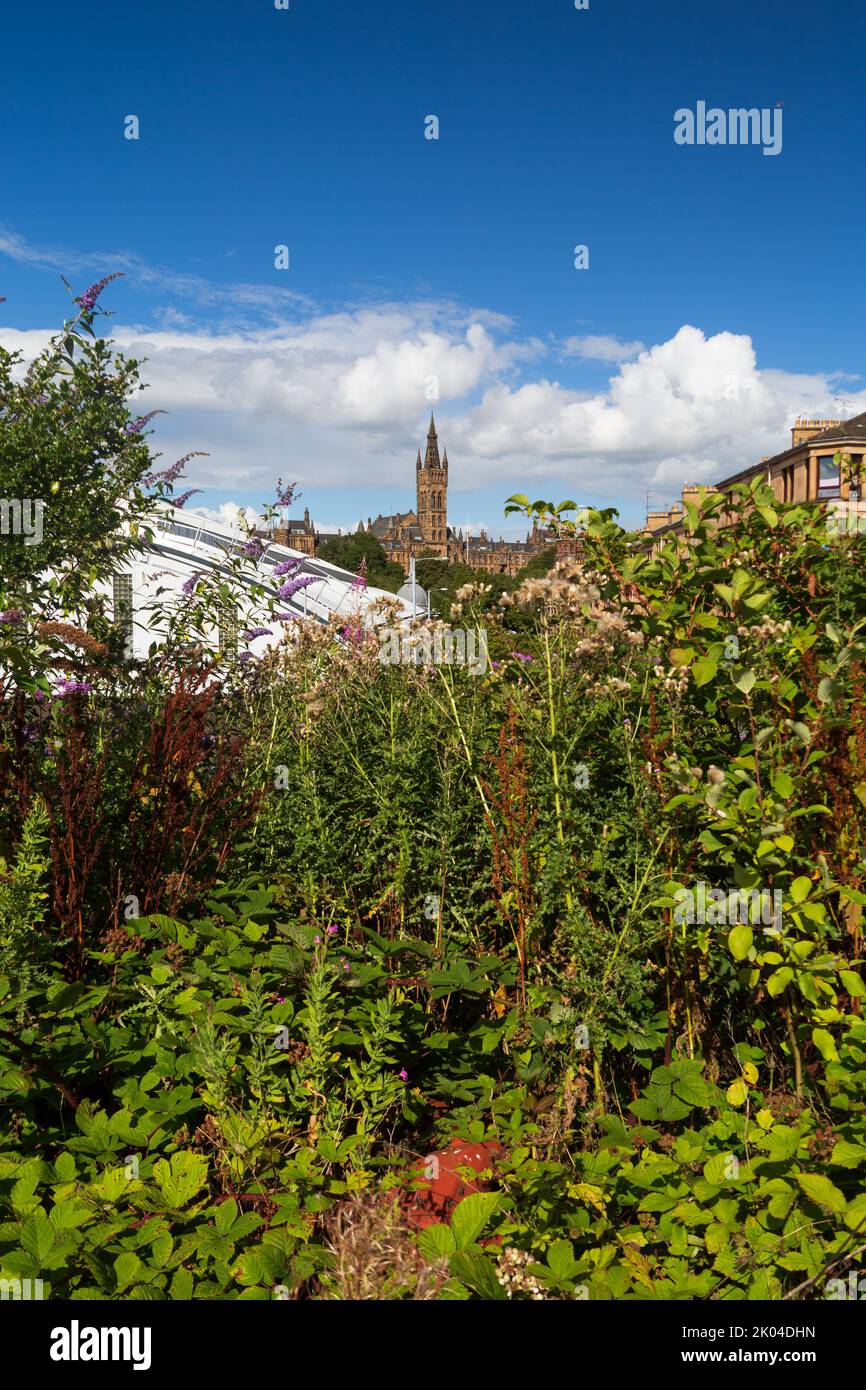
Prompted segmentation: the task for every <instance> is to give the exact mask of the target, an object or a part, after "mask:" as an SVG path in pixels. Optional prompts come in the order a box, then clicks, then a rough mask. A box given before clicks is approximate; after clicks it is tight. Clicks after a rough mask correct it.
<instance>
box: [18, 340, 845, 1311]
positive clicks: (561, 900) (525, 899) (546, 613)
mask: <svg viewBox="0 0 866 1390" xmlns="http://www.w3.org/2000/svg"><path fill="white" fill-rule="evenodd" d="M89 326H91V325H88V324H87V323H85V324H84V325H81V324H79V327H78V328H77V329H74V330H70V328H69V326H67V329H66V330H65V333H64V337H65V338H66V339H67V340H69V339H76V338H80V344H81V345H80V350H81V351H82V352H83V353H84V354H85V356H86V360H87V365H86V367H81V368H74V370H75V371H77V372H78V375H77V376H76V377H75V380H76V381H77V383H78V389H79V394H80V396H82V397H86V396H87V395H88V393H92V394H93V396H94V398H97V397H99V398H101V395H102V391H101V383H102V382H103V380H104V377H105V374H106V373H112V374H114V373H116V372H117V370H118V369H117V367H116V366H112V365H111V360H110V358H109V355H108V354H107V351H106V350H104V347H102V346H97V345H95V344H93V345H91V346H90V347H89V346H88V341H90V340H89V339H88V333H87V329H88V327H89ZM96 341H97V343H98V340H96ZM75 348H76V342H75V341H73V342H72V346H71V348H70V352H71V353H72V356H73V358H74V356H75V353H74V352H73V351H72V349H75ZM87 354H89V356H87ZM64 369H65V370H66V371H67V372H68V371H70V370H73V368H71V367H69V366H68V365H66V366H65V368H64V361H63V359H62V357H61V358H60V359H58V364H57V371H58V372H60V373H62V372H63V370H64ZM37 375H38V382H36V378H34V379H33V380H34V382H36V384H31V385H29V386H28V384H27V383H26V382H25V384H24V385H23V386H21V385H15V384H13V380H12V377H13V374H12V373H11V371H10V370H9V364H8V363H7V364H6V365H5V374H4V375H3V377H2V381H3V388H2V389H3V393H4V394H3V396H2V398H0V410H2V417H0V418H2V423H0V433H3V432H5V431H6V430H7V428H8V415H9V412H10V410H11V411H12V412H13V413H15V411H16V410H18V411H20V410H21V409H22V406H23V405H24V399H23V397H22V396H21V394H20V393H21V392H23V393H24V394H25V396H26V393H27V392H28V391H30V390H35V389H36V386H37V385H38V389H39V391H40V392H45V393H46V394H48V396H49V398H52V393H59V395H60V396H62V394H63V391H64V389H65V388H64V386H63V383H62V382H60V383H59V384H58V382H56V381H55V378H54V377H53V376H52V375H51V374H50V373H47V372H45V373H41V374H37ZM112 379H114V377H113V376H112ZM28 401H29V398H28ZM113 401H114V404H113V407H112V409H113V411H114V413H115V423H113V424H112V425H111V426H110V428H106V427H105V426H104V425H103V426H102V428H103V429H104V438H105V440H106V441H107V442H106V443H105V445H104V448H105V449H108V448H109V447H110V448H111V449H113V450H117V449H118V448H120V449H121V451H122V452H123V451H124V449H125V446H124V445H123V439H124V437H125V436H126V437H128V436H127V432H126V431H125V428H124V426H125V423H128V420H125V418H124V413H125V411H126V407H125V405H124V404H123V402H122V400H121V399H120V396H119V395H116V394H115V396H114V397H113ZM31 404H32V403H27V404H26V409H27V410H30V409H31ZM34 409H35V407H34ZM90 428H91V426H90V424H88V422H87V419H86V417H85V419H84V421H83V423H82V429H84V430H88V429H90ZM135 437H136V439H138V441H139V442H138V444H137V445H136V448H141V447H144V446H142V445H141V441H140V437H139V434H138V432H137V431H136V435H135ZM10 438H11V437H10V436H8V435H6V436H5V441H6V442H5V443H4V445H3V448H2V451H0V459H3V460H6V459H8V458H9V457H11V456H12V455H13V454H14V450H15V449H21V450H23V449H24V448H25V446H26V434H22V435H21V436H20V438H19V439H18V442H17V443H16V444H14V447H13V444H11V443H10V442H9V440H10ZM16 438H17V437H16ZM52 438H53V436H52ZM40 447H41V446H40ZM58 447H59V446H58ZM10 451H11V452H10ZM146 454H147V450H146V449H145V452H144V454H138V455H136V457H137V463H136V468H135V469H133V474H132V476H129V475H128V474H127V473H126V472H124V471H123V470H121V469H119V468H118V467H117V465H116V463H115V464H114V465H113V466H109V465H108V464H106V466H105V468H104V469H103V472H102V473H101V475H100V478H101V481H97V482H96V483H92V485H93V486H97V487H98V488H100V489H102V494H101V495H102V497H103V500H104V503H105V509H106V510H105V512H104V514H105V515H108V514H109V512H110V508H111V506H116V505H117V502H118V500H119V499H120V498H121V497H127V496H128V495H129V494H130V491H131V492H132V494H133V495H135V496H137V495H138V493H137V492H136V489H137V488H138V487H139V480H140V479H141V478H143V477H144V475H145V474H146V471H147V469H148V468H152V461H149V460H148V458H147V457H146ZM15 456H16V457H17V455H15ZM123 456H124V458H125V457H126V454H125V452H123ZM107 457H108V456H107V455H106V458H107ZM112 457H113V456H112ZM109 462H110V461H109ZM3 467H4V468H5V467H6V464H5V462H4V463H3ZM136 469H137V471H136ZM10 476H12V475H10ZM46 480H47V477H46ZM2 481H3V488H2V489H0V490H3V491H9V484H7V480H6V476H5V475H4V477H3V480H2ZM69 485H71V483H70V484H69ZM170 486H171V483H170V482H169V483H168V484H167V487H168V488H169V489H170ZM31 491H32V489H31ZM146 494H147V489H146V488H142V489H141V495H142V497H143V498H146ZM27 495H29V493H28V494H27ZM741 501H742V506H741V508H740V511H739V519H738V520H737V522H736V523H735V524H734V525H733V526H730V527H727V528H725V529H723V530H721V529H719V528H718V527H717V526H716V525H715V524H714V520H713V518H714V514H715V513H716V512H717V511H718V510H719V507H720V505H721V503H720V499H719V498H717V497H714V496H712V495H711V496H710V497H709V498H707V499H706V501H705V502H704V503H703V505H702V508H701V509H700V510H699V509H697V508H696V507H694V506H693V505H691V504H690V506H689V508H688V512H687V528H688V532H689V535H688V540H687V542H681V543H679V544H675V543H669V544H668V545H667V546H666V547H665V548H664V549H663V550H662V552H661V553H660V554H659V555H656V556H651V555H648V554H647V553H646V552H645V551H644V550H643V549H641V547H640V546H639V545H638V544H637V543H636V541H635V540H634V538H633V537H630V536H629V535H628V534H626V533H625V532H623V531H622V530H621V529H620V528H619V527H618V526H617V525H616V523H615V520H614V517H613V514H611V513H597V512H596V513H589V514H587V516H586V517H585V518H584V519H583V528H582V553H581V558H580V560H568V561H564V562H562V563H561V564H560V565H559V566H557V567H556V568H555V569H554V570H553V571H551V572H550V573H549V574H539V575H535V576H529V577H526V578H525V579H524V580H523V581H522V582H521V584H520V586H519V587H518V588H517V589H516V590H515V591H514V592H513V593H505V594H502V595H499V596H498V601H496V602H491V594H490V593H487V592H485V591H484V590H483V588H482V586H481V585H480V584H479V583H476V582H474V581H473V582H471V583H469V584H468V585H466V586H464V587H463V588H462V589H461V591H460V594H459V596H455V605H456V606H457V608H458V611H457V612H455V611H454V609H453V608H452V610H451V615H452V621H455V622H456V621H458V620H459V621H460V623H461V624H463V625H465V626H467V627H469V626H473V625H476V624H477V625H482V626H485V627H486V628H487V629H488V632H489V639H490V650H491V655H492V657H493V663H492V664H491V666H490V667H489V669H488V670H487V671H486V672H485V673H484V674H482V675H473V674H471V673H470V671H469V669H468V668H465V667H460V666H457V665H438V666H435V665H432V666H431V665H428V666H419V667H416V666H402V665H389V664H383V663H382V662H381V661H380V660H379V659H378V650H377V647H378V644H377V642H376V641H375V639H374V638H373V637H372V636H369V637H364V636H363V635H361V634H359V633H356V632H354V631H353V630H346V629H345V626H342V627H341V628H339V629H338V628H337V627H336V625H335V626H334V627H333V628H332V629H329V628H324V627H315V626H313V625H309V626H307V625H305V624H303V623H297V624H295V625H293V628H292V630H291V632H290V635H289V636H288V637H287V639H286V641H285V642H284V643H283V645H282V646H281V648H280V649H279V650H278V651H277V652H276V653H275V654H272V655H271V656H269V657H266V658H264V659H262V660H261V661H253V660H248V661H242V660H240V659H239V660H238V661H237V662H236V663H235V664H234V665H233V666H232V667H231V669H229V670H228V671H227V672H224V673H223V678H222V679H221V680H220V681H219V682H218V683H217V682H216V681H215V680H213V679H212V676H213V674H214V673H213V671H212V669H211V667H210V664H209V662H208V659H207V658H206V657H205V656H203V655H201V654H199V655H198V656H196V655H190V653H189V643H188V642H186V641H184V640H182V638H183V631H182V620H180V619H179V626H178V628H177V629H176V630H175V631H174V632H173V635H172V641H171V643H170V644H169V646H168V648H166V649H162V650H161V651H159V652H156V651H155V652H154V653H153V655H152V658H151V659H150V660H149V661H148V662H147V663H144V664H140V665H138V666H136V667H134V668H133V667H130V666H129V664H128V663H126V662H125V660H124V658H123V655H122V645H121V644H120V643H117V642H115V641H114V639H113V634H112V631H111V624H110V622H109V620H108V617H107V616H106V615H105V614H104V613H102V612H101V611H100V610H99V609H98V607H94V606H93V605H92V604H91V602H90V599H89V597H88V595H89V589H87V590H86V589H85V588H81V589H78V588H76V587H75V586H76V585H77V584H78V580H77V578H76V579H75V581H74V583H73V586H72V588H71V589H69V590H68V591H67V592H66V593H65V594H64V593H62V592H61V591H60V589H59V588H58V587H57V585H55V589H54V590H53V591H51V593H50V594H49V595H48V598H50V599H51V603H53V605H54V607H52V606H51V603H47V602H46V590H45V589H44V587H41V581H39V580H38V576H36V575H35V573H34V577H33V582H32V583H31V584H29V585H27V584H24V583H22V571H21V568H20V564H21V563H23V561H21V560H20V557H19V561H18V562H16V565H12V566H11V567H9V568H7V567H6V561H5V558H4V559H3V564H4V568H3V571H2V592H0V606H2V609H3V611H2V612H0V624H2V626H0V632H2V633H3V634H4V635H3V638H2V648H0V662H2V665H3V668H4V670H5V672H6V677H5V680H6V684H5V697H4V701H3V705H2V728H0V786H2V793H3V800H2V813H0V814H2V825H0V837H2V845H3V853H4V855H5V859H4V861H3V864H2V866H0V867H2V873H0V1088H2V1093H3V1101H4V1106H3V1112H2V1115H3V1118H2V1121H0V1123H2V1135H0V1206H2V1218H0V1276H2V1277H5V1278H42V1279H43V1280H44V1281H45V1282H46V1285H47V1286H48V1289H49V1290H50V1296H51V1297H60V1298H69V1297H71V1298H74V1299H91V1298H143V1299H185V1298H198V1299H222V1298H238V1297H240V1298H253V1299H269V1298H273V1297H274V1296H275V1295H276V1296H279V1297H291V1298H340V1297H351V1298H398V1299H399V1298H418V1299H431V1298H439V1299H443V1298H450V1299H465V1298H482V1299H504V1298H513V1299H540V1298H556V1299H573V1298H584V1297H588V1298H590V1299H610V1298H619V1299H644V1298H665V1299H668V1298H676V1299H681V1298H701V1299H705V1298H713V1299H763V1298H770V1299H782V1298H790V1299H809V1298H825V1297H828V1296H832V1293H831V1292H830V1290H831V1289H832V1284H831V1281H832V1280H833V1278H834V1277H843V1278H844V1277H845V1276H846V1275H847V1272H848V1270H849V1269H854V1268H857V1267H858V1263H859V1262H862V1257H863V1251H864V1249H866V1187H864V1181H863V1176H862V1174H863V1168H864V1159H866V1113H864V1081H866V1023H864V1022H863V1020H862V1003H861V1001H862V998H863V994H864V985H863V979H862V950H863V944H862V908H863V905H864V903H866V891H864V889H866V884H864V871H866V853H864V836H866V702H864V688H866V687H864V682H866V640H864V632H866V601H864V600H866V594H864V584H866V580H864V564H863V560H864V548H863V547H864V542H863V540H862V538H860V537H857V536H848V537H844V538H842V539H835V540H833V541H832V542H831V540H830V538H829V537H828V535H827V530H826V526H825V522H824V518H823V516H822V514H821V512H820V510H819V509H818V508H816V507H813V506H805V505H786V506H780V505H778V504H777V503H775V502H774V501H773V499H772V495H771V494H770V492H769V491H768V489H766V488H765V487H764V486H762V485H757V486H755V487H754V488H753V489H752V490H751V491H750V492H746V491H745V490H743V491H742V493H741ZM140 505H141V506H142V507H144V506H145V502H144V501H143V502H142V503H141V504H140ZM512 505H513V506H515V507H517V508H519V509H521V510H523V511H525V512H527V513H528V514H529V515H531V516H537V517H538V518H539V519H540V520H542V521H543V522H544V523H545V524H547V523H550V524H553V525H558V526H559V527H560V528H561V529H562V531H563V534H566V533H567V532H568V531H569V529H570V528H569V525H568V523H567V522H564V521H563V517H564V516H565V515H567V508H566V509H565V510H562V511H560V512H559V513H558V515H557V513H556V511H555V509H553V508H552V507H550V506H548V505H546V504H543V503H537V504H534V505H530V504H529V502H528V501H527V499H525V498H518V499H513V500H512ZM95 514H96V515H102V514H103V511H100V510H99V509H97V510H96V512H95ZM69 524H70V527H72V526H73V525H75V526H77V525H78V522H77V521H76V520H75V515H74V508H73V509H72V513H71V515H70V523H69ZM572 529H573V528H572ZM76 535H77V532H76ZM100 544H101V542H100ZM6 547H7V541H6V540H5V539H4V541H3V546H2V550H0V558H3V557H5V556H7V555H8V554H10V553H11V551H9V550H7V548H6ZM112 553H113V552H112V550H111V546H110V545H109V546H108V547H107V548H106V549H105V553H104V556H103V560H104V563H105V564H107V565H108V566H109V567H110V564H111V555H112ZM100 554H102V552H100ZM105 557H107V558H105ZM103 560H100V558H99V556H97V557H96V558H95V559H94V560H93V561H92V563H91V565H90V570H89V575H90V578H91V579H92V578H93V575H94V573H95V572H96V569H97V568H98V564H99V563H103ZM218 598H219V596H218V595H216V596H214V601H217V600H218ZM207 601H208V600H207V598H206V597H204V598H202V597H200V596H194V603H195V604H199V603H206V602H207ZM61 605H62V606H61ZM192 605H193V600H191V608H192ZM61 613H62V614H63V616H64V617H65V618H67V619H69V620H70V622H71V623H72V625H73V626H72V628H71V629H69V630H67V631H66V633H65V638H66V639H68V640H66V641H63V640H62V639H63V636H64V634H62V633H61V634H59V636H58V634H57V633H56V632H55V633H54V639H55V640H54V641H53V643H48V642H47V641H46V642H45V643H42V642H39V641H37V640H35V637H34V634H35V633H36V632H37V627H36V625H37V623H40V622H41V623H44V622H45V621H55V620H56V619H57V617H58V616H59V615H60V614H61ZM10 614H12V616H11V617H10ZM341 622H342V623H343V624H344V623H345V620H341ZM518 624H519V628H520V631H519V636H518V635H517V629H518ZM76 633H77V636H76ZM58 642H60V651H61V654H63V656H64V659H65V660H67V661H68V663H69V666H70V669H71V670H72V672H73V674H74V676H75V679H74V680H72V681H71V682H67V684H66V686H65V687H64V688H63V689H62V690H58V688H57V686H56V685H53V684H52V683H51V681H50V680H49V676H48V671H49V668H50V667H52V665H54V666H56V661H57V656H58V647H57V643H58ZM94 644H95V645H94ZM241 655H243V654H241ZM741 892H742V893H745V894H746V895H749V894H752V895H754V896H752V898H751V908H750V913H749V918H750V919H749V920H745V921H733V922H732V921H731V919H730V917H729V916H728V917H725V913H726V912H727V910H728V904H729V902H730V897H729V895H730V894H732V893H741ZM688 895H691V897H689V896H688ZM766 895H769V896H766ZM774 895H776V896H774ZM768 901H769V902H771V903H772V904H774V905H778V912H777V913H776V914H775V915H771V916H769V917H768V916H767V915H766V914H765V915H764V916H763V917H762V912H761V908H762V906H764V905H765V904H766V903H767V902H768ZM686 902H688V903H690V904H691V905H692V906H695V905H696V904H697V903H700V905H701V908H700V909H698V910H695V911H684V910H683V904H684V903H686ZM774 911H775V906H774ZM689 917H691V920H689ZM722 919H724V920H722ZM455 1136H459V1137H462V1138H466V1139H469V1140H472V1141H475V1142H477V1143H481V1141H487V1142H488V1143H489V1144H490V1149H489V1150H486V1151H485V1152H490V1153H491V1154H492V1155H493V1157H492V1158H491V1168H490V1169H489V1170H488V1171H486V1173H485V1174H484V1175H483V1176H482V1179H481V1181H480V1183H478V1184H477V1185H478V1186H479V1188H480V1189H481V1190H477V1191H474V1192H472V1193H471V1195H469V1196H466V1197H464V1198H463V1200H462V1201H460V1202H459V1203H458V1204H457V1205H456V1206H455V1207H454V1209H453V1212H452V1213H451V1214H450V1216H449V1218H448V1219H445V1220H441V1221H438V1222H434V1223H433V1224H428V1225H427V1226H426V1228H425V1229H423V1230H419V1229H418V1225H419V1223H418V1222H417V1220H416V1219H415V1217H414V1215H413V1212H414V1208H413V1197H412V1192H413V1188H417V1187H418V1185H419V1183H422V1184H423V1183H424V1182H425V1181H428V1180H430V1179H431V1177H432V1176H433V1175H434V1173H435V1165H434V1166H433V1167H432V1168H431V1166H430V1160H429V1158H428V1157H427V1156H428V1155H431V1154H434V1153H436V1152H437V1151H440V1150H442V1149H443V1147H444V1146H445V1145H446V1144H447V1143H448V1141H449V1140H451V1139H452V1138H454V1137H455Z"/></svg>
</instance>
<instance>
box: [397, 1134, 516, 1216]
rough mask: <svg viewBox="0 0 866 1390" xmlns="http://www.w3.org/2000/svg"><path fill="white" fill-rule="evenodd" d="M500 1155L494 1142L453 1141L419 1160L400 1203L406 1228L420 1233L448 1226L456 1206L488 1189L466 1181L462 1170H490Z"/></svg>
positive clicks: (499, 1150) (486, 1184)
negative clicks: (424, 1229)
mask: <svg viewBox="0 0 866 1390" xmlns="http://www.w3.org/2000/svg"><path fill="white" fill-rule="evenodd" d="M501 1152H502V1145H501V1144H497V1142H496V1140H495V1139H485V1140H482V1141H480V1142H475V1141H473V1140H471V1139H452V1141H451V1143H450V1144H449V1145H448V1147H447V1148H445V1149H440V1150H439V1151H438V1153H431V1154H428V1155H427V1156H426V1158H423V1159H420V1160H419V1161H418V1163H417V1164H416V1167H415V1170H414V1174H413V1177H412V1179H411V1180H410V1182H411V1186H409V1187H408V1188H407V1191H406V1195H405V1197H404V1199H403V1206H404V1210H405V1212H406V1216H407V1219H408V1221H409V1224H410V1225H412V1226H414V1227H415V1228H416V1229H418V1230H421V1229H423V1227H425V1226H432V1225H433V1224H434V1222H447V1221H448V1220H449V1219H450V1217H451V1213H452V1211H453V1210H454V1208H455V1207H456V1205H457V1203H458V1202H461V1201H462V1200H463V1198H464V1197H468V1196H469V1194H470V1193H471V1192H485V1191H486V1190H487V1188H488V1187H489V1185H490V1184H489V1183H488V1182H487V1181H485V1180H483V1179H479V1180H477V1181H476V1180H475V1179H474V1178H471V1177H469V1176H468V1174H466V1173H465V1169H467V1168H471V1169H473V1170H474V1171H475V1172H476V1173H481V1172H483V1171H484V1169H485V1168H491V1167H492V1166H493V1159H494V1156H495V1155H496V1154H497V1153H501ZM461 1170H464V1171H461Z"/></svg>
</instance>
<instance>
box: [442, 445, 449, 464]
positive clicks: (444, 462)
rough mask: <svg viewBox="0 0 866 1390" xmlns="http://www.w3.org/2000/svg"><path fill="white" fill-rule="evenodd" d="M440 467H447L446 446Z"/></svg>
mask: <svg viewBox="0 0 866 1390" xmlns="http://www.w3.org/2000/svg"><path fill="white" fill-rule="evenodd" d="M442 467H443V468H447V467H448V450H447V448H446V450H445V452H444V453H443V455H442Z"/></svg>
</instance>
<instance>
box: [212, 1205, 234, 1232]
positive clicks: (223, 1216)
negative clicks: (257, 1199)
mask: <svg viewBox="0 0 866 1390" xmlns="http://www.w3.org/2000/svg"><path fill="white" fill-rule="evenodd" d="M237 1214H238V1204H237V1202H236V1201H235V1199H234V1197H229V1198H228V1200H227V1201H225V1202H220V1204H219V1206H218V1207H217V1209H216V1216H215V1217H214V1225H215V1226H216V1228H217V1230H218V1231H219V1233H220V1235H221V1236H224V1235H227V1234H228V1232H229V1231H230V1230H231V1228H232V1226H233V1225H234V1223H235V1217H236V1216H237Z"/></svg>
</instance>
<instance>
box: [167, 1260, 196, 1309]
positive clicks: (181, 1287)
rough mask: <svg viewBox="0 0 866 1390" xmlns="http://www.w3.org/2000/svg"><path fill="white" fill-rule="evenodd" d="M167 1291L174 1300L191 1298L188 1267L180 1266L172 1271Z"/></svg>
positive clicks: (190, 1279) (190, 1278) (190, 1276)
mask: <svg viewBox="0 0 866 1390" xmlns="http://www.w3.org/2000/svg"><path fill="white" fill-rule="evenodd" d="M169 1293H170V1295H171V1298H172V1299H173V1300H175V1301H179V1300H186V1299H188V1298H192V1275H191V1274H190V1272H189V1270H188V1269H183V1268H181V1269H176V1270H175V1271H174V1278H173V1279H172V1281H171V1288H170V1289H169Z"/></svg>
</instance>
